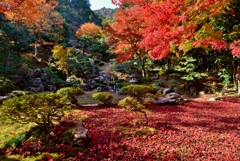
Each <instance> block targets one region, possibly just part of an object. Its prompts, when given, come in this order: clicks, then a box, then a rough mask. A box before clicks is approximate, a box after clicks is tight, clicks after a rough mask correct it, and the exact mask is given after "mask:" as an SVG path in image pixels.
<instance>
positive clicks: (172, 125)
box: [45, 98, 240, 161]
mask: <svg viewBox="0 0 240 161" xmlns="http://www.w3.org/2000/svg"><path fill="white" fill-rule="evenodd" d="M147 110H148V114H147V115H148V119H149V123H148V125H143V124H141V123H136V122H137V120H139V119H142V121H144V117H143V115H141V114H138V113H135V112H131V111H127V110H124V109H122V108H120V107H117V106H112V107H97V106H87V107H79V108H78V110H75V111H76V112H74V113H73V114H72V115H71V117H69V118H68V119H69V121H70V120H71V119H73V120H74V119H75V118H79V116H84V117H86V116H87V118H86V119H84V120H83V123H84V125H85V127H86V128H87V129H88V130H89V134H90V136H91V138H92V141H91V142H90V143H89V144H88V150H87V152H85V153H81V152H76V153H73V154H72V155H71V157H69V156H68V154H67V153H68V152H70V151H71V147H70V146H69V145H64V144H59V145H56V147H55V150H56V149H58V148H59V149H60V151H59V150H56V151H57V152H58V151H59V152H61V153H64V152H65V154H63V155H62V157H61V160H77V161H78V160H79V161H83V160H84V161H120V160H121V161H152V160H154V161H170V160H171V161H176V160H183V161H204V160H206V161H239V160H240V100H238V99H236V98H235V99H229V98H225V99H223V100H219V101H216V102H187V103H185V104H184V105H179V106H177V105H176V106H174V105H171V106H158V105H154V104H151V105H147ZM60 125H61V127H60ZM60 125H58V126H56V127H55V130H54V132H55V133H56V134H57V131H59V133H60V131H64V130H61V129H65V130H66V129H67V128H65V127H63V126H65V125H66V126H69V125H68V124H60ZM49 148H50V150H49V152H51V151H54V150H53V149H54V146H53V147H49ZM45 149H46V147H45ZM51 149H52V150H51ZM47 158H48V157H47Z"/></svg>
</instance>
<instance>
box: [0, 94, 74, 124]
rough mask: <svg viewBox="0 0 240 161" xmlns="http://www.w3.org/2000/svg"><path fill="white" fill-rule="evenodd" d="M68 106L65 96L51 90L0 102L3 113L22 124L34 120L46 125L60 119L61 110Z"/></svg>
mask: <svg viewBox="0 0 240 161" xmlns="http://www.w3.org/2000/svg"><path fill="white" fill-rule="evenodd" d="M69 107H70V106H69V105H67V98H66V97H63V96H62V95H60V94H55V93H51V92H42V93H38V94H32V95H25V96H20V97H14V98H11V99H9V100H6V101H4V102H3V104H2V109H3V111H4V113H5V115H6V116H8V117H9V118H11V119H12V120H14V121H16V122H19V123H22V124H25V123H29V122H35V123H37V124H43V125H47V126H48V127H50V126H52V125H53V124H54V122H58V121H60V120H61V117H62V116H63V115H64V114H63V110H64V109H68V108H69Z"/></svg>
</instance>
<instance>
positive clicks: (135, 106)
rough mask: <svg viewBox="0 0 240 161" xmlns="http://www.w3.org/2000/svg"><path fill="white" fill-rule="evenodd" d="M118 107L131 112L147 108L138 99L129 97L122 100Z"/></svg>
mask: <svg viewBox="0 0 240 161" xmlns="http://www.w3.org/2000/svg"><path fill="white" fill-rule="evenodd" d="M118 105H119V106H121V107H124V108H125V109H127V110H130V111H139V110H141V109H144V108H145V106H144V105H143V104H141V103H140V102H138V101H137V100H136V99H134V98H132V97H129V96H128V97H126V98H124V99H122V100H120V101H119V103H118Z"/></svg>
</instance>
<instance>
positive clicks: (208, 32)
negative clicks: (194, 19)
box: [194, 23, 223, 40]
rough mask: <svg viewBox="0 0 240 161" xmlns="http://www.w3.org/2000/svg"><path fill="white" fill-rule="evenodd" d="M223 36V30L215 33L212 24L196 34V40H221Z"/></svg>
mask: <svg viewBox="0 0 240 161" xmlns="http://www.w3.org/2000/svg"><path fill="white" fill-rule="evenodd" d="M222 36H223V33H222V31H221V30H218V31H215V30H214V28H213V25H212V24H210V23H205V24H203V26H202V28H201V29H200V30H198V31H197V32H196V33H195V37H194V38H195V39H196V40H200V39H201V38H213V39H216V40H219V39H221V38H222Z"/></svg>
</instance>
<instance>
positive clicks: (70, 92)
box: [56, 87, 85, 105]
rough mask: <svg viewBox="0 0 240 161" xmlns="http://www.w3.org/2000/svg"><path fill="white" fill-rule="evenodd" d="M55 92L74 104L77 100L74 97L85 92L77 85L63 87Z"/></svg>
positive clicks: (76, 103)
mask: <svg viewBox="0 0 240 161" xmlns="http://www.w3.org/2000/svg"><path fill="white" fill-rule="evenodd" d="M56 93H57V94H60V95H62V96H66V97H67V99H68V100H69V101H70V102H71V103H72V104H75V105H78V100H77V99H76V96H80V95H83V94H85V92H84V91H83V90H82V89H81V88H79V87H64V88H61V89H59V90H57V92H56Z"/></svg>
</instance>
